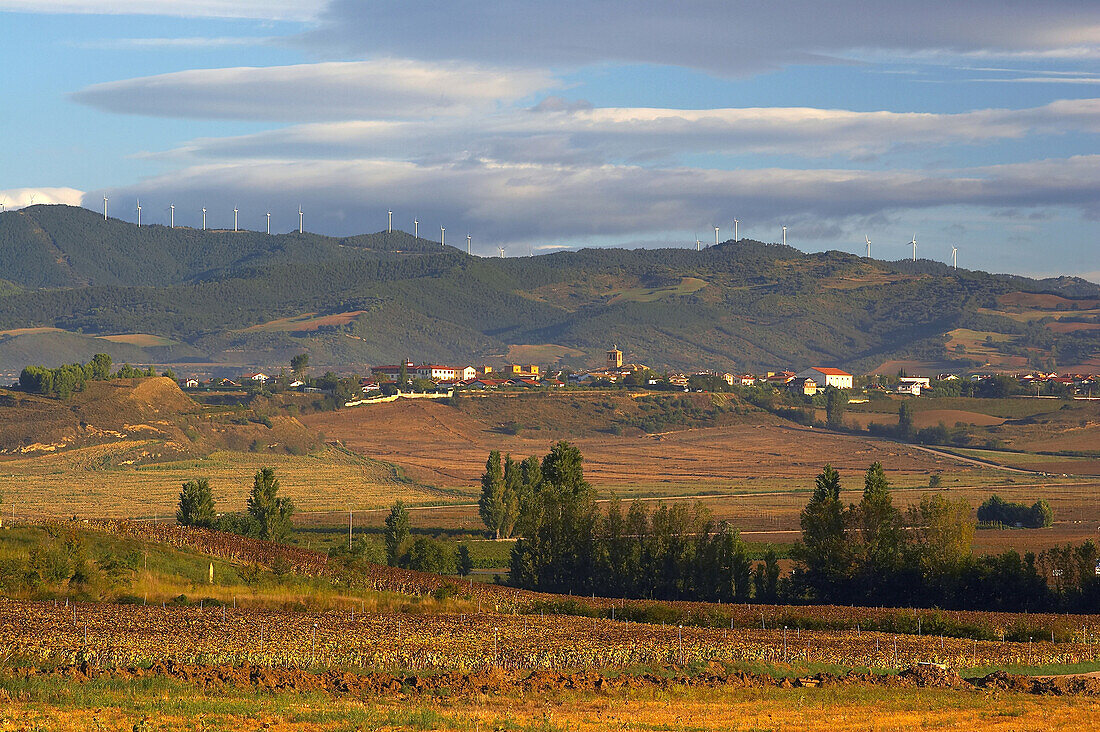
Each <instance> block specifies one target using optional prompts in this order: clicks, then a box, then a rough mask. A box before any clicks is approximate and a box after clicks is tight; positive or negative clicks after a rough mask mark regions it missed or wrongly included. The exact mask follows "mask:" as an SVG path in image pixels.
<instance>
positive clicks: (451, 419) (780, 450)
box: [302, 396, 986, 496]
mask: <svg viewBox="0 0 1100 732" xmlns="http://www.w3.org/2000/svg"><path fill="white" fill-rule="evenodd" d="M498 398H499V399H505V398H507V397H503V396H502V397H486V398H485V399H486V400H487V403H491V402H488V400H489V399H493V400H495V399H498ZM563 398H564V397H563ZM302 420H303V422H305V424H306V425H307V426H309V427H311V428H313V429H315V430H318V431H320V432H324V433H325V435H326V436H327V437H328V438H330V439H332V438H334V439H339V440H340V441H341V442H343V443H344V444H345V445H347V446H348V447H349V448H351V449H352V450H355V451H357V452H360V453H362V454H364V455H368V456H371V457H374V458H378V459H381V460H386V461H388V462H392V463H394V464H396V465H400V466H401V467H402V468H404V469H405V470H406V471H407V472H408V474H409V475H410V476H412V477H414V478H416V479H417V480H420V481H422V482H425V483H433V484H436V485H440V486H444V487H459V488H464V489H469V488H470V487H472V486H474V485H475V484H476V482H477V480H478V479H479V477H480V475H481V473H482V471H483V470H484V464H485V458H486V456H487V455H488V453H489V451H490V450H494V449H497V450H501V451H503V452H508V453H511V454H512V455H516V456H526V455H535V454H537V455H542V454H545V453H546V452H547V451H548V449H549V448H550V446H551V445H552V444H553V443H554V442H555V441H556V440H558V439H569V440H570V441H571V442H573V443H575V444H576V445H577V446H578V447H579V448H580V450H581V452H582V453H583V454H584V456H585V475H586V477H588V479H589V480H590V481H591V482H592V483H593V484H594V485H595V486H596V487H597V488H599V489H601V490H606V491H615V492H617V493H619V494H620V495H624V496H633V495H653V494H659V493H660V494H683V495H695V494H697V493H703V492H715V491H717V492H727V491H729V490H731V489H734V488H744V487H745V484H746V482H747V481H748V482H751V485H752V486H753V487H759V488H762V489H763V488H767V487H783V486H786V485H788V484H789V483H790V481H792V480H793V481H798V482H799V483H801V484H803V485H808V484H809V482H811V481H812V478H813V476H814V475H816V474H817V473H818V472H820V470H821V466H822V465H823V464H824V463H826V462H831V463H833V464H834V465H836V466H838V467H840V468H841V469H842V470H845V471H848V472H852V471H860V472H862V471H863V470H865V469H866V467H867V466H868V465H869V464H871V463H872V462H874V461H876V460H879V461H881V462H882V463H883V464H884V465H887V466H889V467H890V468H891V470H893V471H895V472H896V474H897V475H898V482H899V483H903V482H909V481H914V482H917V481H919V482H927V476H928V475H930V474H931V473H933V472H942V471H951V472H952V473H962V474H977V473H984V472H986V471H983V470H981V469H978V468H975V467H973V466H967V465H964V464H961V463H959V462H956V461H954V460H952V459H951V458H947V457H940V456H936V455H931V454H929V453H926V452H923V451H921V450H916V449H914V448H912V447H909V446H907V445H901V444H898V443H893V442H887V441H881V440H873V439H864V438H860V437H857V436H850V435H842V434H836V433H830V432H825V431H821V430H816V431H815V430H813V429H806V428H800V427H794V426H791V425H790V424H789V423H785V422H783V421H782V420H779V419H777V418H773V417H771V416H769V415H765V414H759V413H758V414H756V415H751V416H749V415H746V416H745V417H744V419H743V421H742V423H740V424H733V425H730V426H726V427H711V428H700V429H689V430H681V431H676V432H667V433H664V434H654V435H643V436H628V435H622V436H614V435H606V434H598V433H597V434H588V435H583V436H579V437H578V436H577V435H575V434H569V433H565V434H563V433H560V432H554V431H551V430H538V431H530V432H527V431H524V432H523V433H521V434H520V435H505V434H501V433H500V432H498V431H497V430H495V429H494V426H495V425H493V424H491V423H486V422H485V421H483V420H480V419H476V418H475V417H473V416H471V415H470V414H467V413H466V411H465V410H463V409H456V408H454V407H450V406H447V405H443V404H435V403H432V404H429V403H424V402H413V403H405V402H397V403H393V404H384V405H376V406H372V407H368V408H360V409H351V410H345V411H342V412H336V413H332V412H330V413H318V414H311V415H308V416H306V417H303V418H302ZM918 476H920V477H919V478H918Z"/></svg>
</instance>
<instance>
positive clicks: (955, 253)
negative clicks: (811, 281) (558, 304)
mask: <svg viewBox="0 0 1100 732" xmlns="http://www.w3.org/2000/svg"><path fill="white" fill-rule="evenodd" d="M109 200H110V199H109V198H108V197H107V195H106V194H104V196H103V220H104V221H106V220H107V203H108V201H109ZM168 208H169V211H170V218H169V226H170V227H171V228H173V229H174V228H176V205H175V204H171V205H169V207H168ZM136 210H137V225H138V228H141V199H140V198H139V199H137V208H136ZM201 211H202V230H203V231H205V230H206V211H207V209H206V207H205V206H203V207H202V209H201ZM239 213H240V210H239V209H238V208H237V207H236V206H234V207H233V231H239V230H240V229H238V227H237V221H238V219H237V215H238V214H239ZM266 216H267V233H268V234H270V233H271V212H270V211H268V212H267V213H266ZM740 225H741V219H736V218H735V219H734V220H733V240H734V241H735V242H738V241H741V238H740V232H739V226H740ZM304 232H305V214H304V213H303V211H302V207H301V206H298V233H299V234H302V233H304ZM386 233H388V234H392V233H393V211H392V210H390V211H387V212H386ZM780 234H781V237H782V242H783V246H786V245H787V227H786V226H783V227H780ZM413 236H414V237H415V238H417V239H419V238H420V220H419V219H416V218H414V219H413ZM720 237H721V227H719V226H715V227H714V245H715V246H718V244H719V243H720V242H721V238H720ZM863 239H864V242H865V244H866V246H867V255H866V256H867V257H868V258H870V257H871V237H870V236H867V235H864V237H863ZM908 243H909V245H910V246H911V247H912V248H913V252H912V261H914V262H915V261H917V235H916V234H913V238H912V239H910V240H909V242H908ZM446 245H447V228H446V227H445V226H440V227H439V246H441V247H444V246H446ZM700 249H702V242H701V241H700V240H699V238H698V237H696V238H695V250H696V251H699V250H700ZM472 250H473V237H472V236H471V235H470V234H466V254H468V255H469V254H472V253H473V251H472ZM497 251H498V252H499V254H500V257H501V259H503V258H504V252H505V248H504V247H503V246H498V247H497ZM958 266H959V248H958V247H956V246H952V247H951V267H952V268H954V269H958Z"/></svg>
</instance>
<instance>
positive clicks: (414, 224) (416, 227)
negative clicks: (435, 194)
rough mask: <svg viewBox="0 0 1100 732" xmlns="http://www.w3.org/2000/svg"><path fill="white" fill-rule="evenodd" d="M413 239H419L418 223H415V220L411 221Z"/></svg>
mask: <svg viewBox="0 0 1100 732" xmlns="http://www.w3.org/2000/svg"><path fill="white" fill-rule="evenodd" d="M413 238H414V239H419V238H420V222H419V221H417V220H416V219H413Z"/></svg>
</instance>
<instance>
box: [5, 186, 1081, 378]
mask: <svg viewBox="0 0 1100 732" xmlns="http://www.w3.org/2000/svg"><path fill="white" fill-rule="evenodd" d="M0 257H2V260H0V261H3V262H4V265H5V271H4V275H5V277H6V279H8V280H10V281H11V282H12V283H13V286H8V287H5V288H0V331H9V330H11V329H20V328H27V327H50V328H58V329H61V330H64V331H68V332H70V333H79V334H82V337H84V338H87V337H89V336H102V335H112V334H148V335H152V336H160V337H162V338H165V339H169V340H170V342H171V343H173V344H176V345H171V346H164V345H161V346H159V347H157V348H152V347H149V346H148V344H144V345H142V342H140V341H138V342H137V343H138V345H140V347H141V354H127V357H130V356H131V355H145V356H146V357H147V360H148V361H150V362H157V363H165V362H176V363H180V362H187V361H194V362H198V361H204V360H211V361H214V362H224V363H233V364H241V363H253V364H259V365H264V364H270V365H277V364H282V363H285V362H286V360H287V359H288V358H289V355H291V354H293V353H296V352H299V351H301V350H308V351H309V352H310V353H311V354H312V356H313V358H312V362H313V363H314V364H316V365H318V366H334V367H339V366H343V365H359V366H360V367H361V365H362V364H364V363H368V364H369V363H379V362H392V361H394V360H396V359H399V358H403V357H406V356H409V357H413V358H418V359H419V358H423V359H431V360H440V361H448V362H456V363H464V362H486V361H488V362H493V361H500V360H501V359H502V358H503V357H504V355H505V354H506V353H508V352H509V350H512V351H513V352H517V353H521V352H522V351H523V350H524V349H523V348H520V347H530V346H553V347H554V348H550V349H543V350H544V351H546V350H549V351H556V352H560V353H564V354H568V355H566V356H565V357H564V360H563V363H565V364H566V365H573V366H582V365H589V364H591V363H593V362H598V361H599V360H602V353H603V350H604V349H605V348H606V347H607V346H608V345H610V344H611V343H612V342H614V343H617V344H619V345H620V347H623V348H624V349H625V350H626V352H627V357H628V359H629V360H631V361H640V362H644V363H647V364H649V365H651V366H654V367H671V368H694V367H700V368H703V367H709V368H716V369H723V370H739V369H762V368H777V367H801V366H805V365H807V364H810V363H814V364H822V365H837V366H842V367H847V368H850V369H854V370H860V371H866V370H871V369H873V368H875V367H877V366H879V365H881V364H883V363H888V362H890V363H892V362H899V363H914V364H926V365H927V367H928V368H935V367H948V366H952V365H955V366H966V365H982V364H986V363H988V364H990V365H991V367H1005V368H1009V367H1013V366H1016V367H1019V366H1021V365H1023V366H1026V365H1028V364H1033V365H1039V364H1045V365H1054V366H1055V367H1058V366H1064V367H1069V366H1070V365H1083V366H1085V367H1088V366H1089V365H1090V364H1093V363H1095V369H1093V370H1096V371H1100V360H1098V354H1100V309H1098V305H1097V303H1096V302H1094V301H1097V300H1100V287H1098V286H1097V285H1095V284H1092V283H1089V282H1086V281H1084V280H1081V279H1076V278H1068V277H1064V278H1057V279H1048V280H1033V279H1028V278H1024V277H1016V276H1011V275H991V274H988V273H985V272H977V271H969V270H958V271H955V270H952V269H950V268H949V267H947V266H945V265H942V264H939V263H936V262H931V261H928V260H919V261H917V262H908V261H903V262H882V261H878V260H871V259H866V258H862V257H857V256H854V255H851V254H845V253H840V252H827V253H823V254H804V253H802V252H799V251H798V250H795V249H793V248H791V247H783V246H778V245H774V244H764V243H761V242H754V241H740V242H737V243H733V242H726V243H724V244H722V245H720V246H716V247H711V248H708V249H705V250H703V251H701V252H696V251H691V250H680V249H661V250H648V251H647V250H618V249H592V250H582V251H579V252H562V253H557V254H552V255H547V256H539V257H526V258H512V259H497V258H492V259H490V258H478V257H469V256H467V255H466V254H464V253H462V252H460V251H459V250H457V249H455V248H453V247H440V246H439V244H438V243H436V242H430V241H427V240H424V239H415V238H413V237H412V236H410V235H409V234H406V233H403V232H393V233H392V234H387V233H385V232H382V233H378V234H369V235H363V236H357V237H351V238H345V239H336V238H329V237H323V236H318V235H312V234H305V235H298V234H296V233H295V234H285V235H278V236H266V235H264V234H259V233H255V232H239V233H234V232H224V231H205V232H204V231H197V230H193V229H181V228H177V229H169V228H167V227H164V226H143V227H141V228H140V229H138V228H137V227H136V226H134V225H132V224H128V223H124V222H121V221H116V220H111V221H103V219H102V217H101V216H99V215H97V214H95V213H94V212H91V211H87V210H85V209H80V208H73V207H67V206H34V207H30V208H27V209H22V210H20V211H16V212H8V213H5V214H3V215H0ZM953 333H954V334H958V333H965V334H966V335H967V337H968V338H969V339H970V340H967V339H965V338H964V339H959V338H956V337H955V335H953ZM974 333H978V334H995V335H996V336H997V337H996V338H993V339H992V340H988V339H987V340H985V341H983V342H981V343H977V342H975V341H974V340H973V339H974V336H973V335H972V334H974ZM32 336H33V337H31V339H30V340H23V341H22V342H21V344H20V347H19V349H18V358H20V359H23V361H24V362H26V360H35V361H41V362H45V363H51V362H52V363H57V362H60V361H64V360H70V359H69V357H68V356H67V355H63V353H62V352H64V353H66V354H67V353H70V352H72V353H76V351H74V350H72V349H71V348H59V347H57V345H56V343H55V344H54V345H53V346H52V347H47V346H48V345H49V344H47V343H45V342H44V344H43V346H42V349H41V353H42V354H43V355H42V356H41V357H39V358H34V355H35V344H34V338H45V336H44V335H42V336H35V335H33V334H32ZM4 337H5V335H4V333H3V332H0V339H3V338H4ZM21 337H22V338H27V336H21ZM982 337H983V338H984V337H985V336H982ZM52 338H53V339H54V341H56V340H57V336H56V333H54V335H53V336H52ZM94 340H96V341H98V340H100V339H98V338H96V339H94ZM116 345H117V344H116ZM51 348H52V349H53V350H51ZM527 350H530V349H527ZM578 351H579V352H581V353H583V355H577V353H578ZM120 355H121V354H120ZM133 360H138V359H137V358H134V359H133ZM20 365H22V364H14V363H12V359H11V358H7V357H5V355H4V349H3V342H0V369H5V368H16V367H18V366H20Z"/></svg>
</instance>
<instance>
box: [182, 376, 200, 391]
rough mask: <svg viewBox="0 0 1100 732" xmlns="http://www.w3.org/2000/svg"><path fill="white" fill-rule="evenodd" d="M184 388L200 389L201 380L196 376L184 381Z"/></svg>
mask: <svg viewBox="0 0 1100 732" xmlns="http://www.w3.org/2000/svg"><path fill="white" fill-rule="evenodd" d="M183 388H184V389H198V388H199V380H198V379H194V378H191V379H188V380H187V381H185V382H183Z"/></svg>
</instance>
